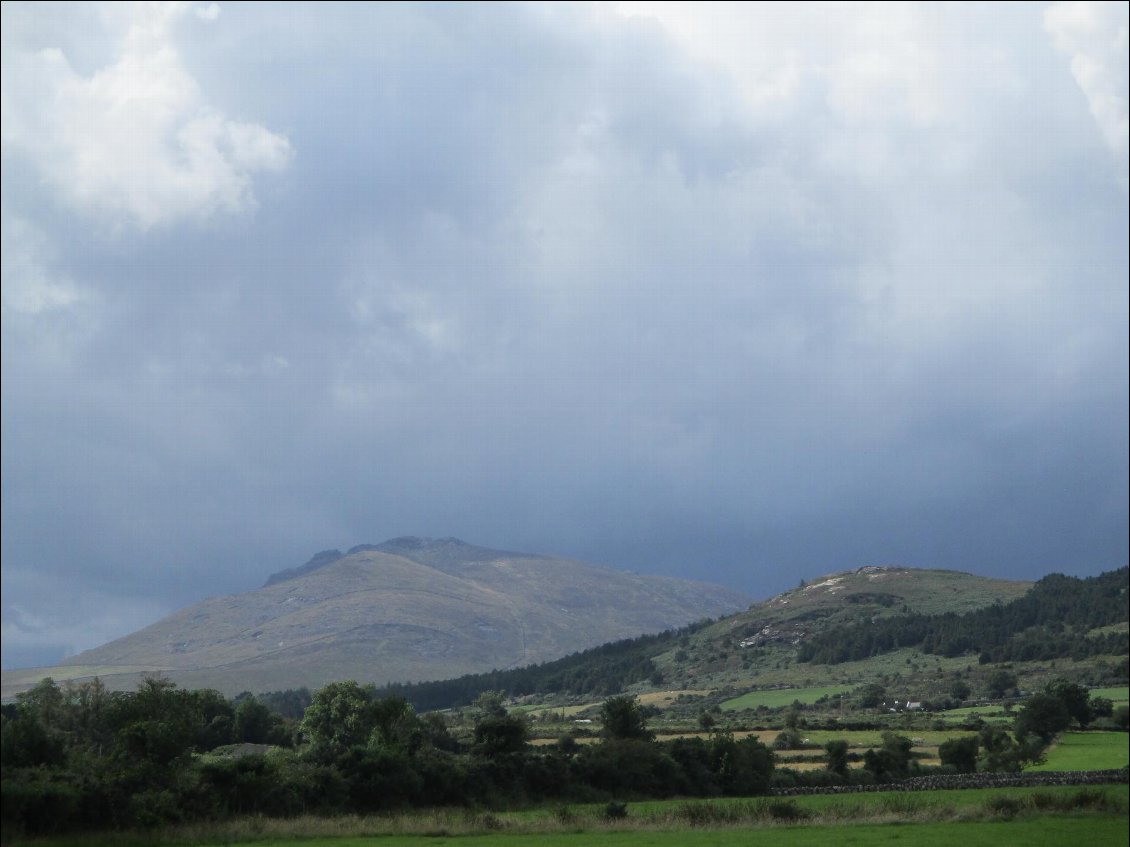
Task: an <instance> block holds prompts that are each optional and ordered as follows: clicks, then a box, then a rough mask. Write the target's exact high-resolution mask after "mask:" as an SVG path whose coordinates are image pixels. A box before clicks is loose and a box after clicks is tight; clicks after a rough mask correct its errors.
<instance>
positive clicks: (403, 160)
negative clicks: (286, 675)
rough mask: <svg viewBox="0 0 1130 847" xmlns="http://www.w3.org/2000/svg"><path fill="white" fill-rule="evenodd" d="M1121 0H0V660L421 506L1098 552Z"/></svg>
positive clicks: (1110, 478) (650, 551)
mask: <svg viewBox="0 0 1130 847" xmlns="http://www.w3.org/2000/svg"><path fill="white" fill-rule="evenodd" d="M1127 8H1128V7H1127V4H1126V3H1111V4H1090V3H1080V4H1073V3H1072V4H1068V3H1063V4H1050V5H1049V4H1039V3H1037V4H1022V3H1008V4H1000V5H966V4H945V5H909V6H900V5H895V4H890V3H883V4H874V5H862V6H857V5H850V4H849V5H834V6H823V5H818V4H814V3H804V4H799V5H796V6H792V5H788V4H783V3H772V4H765V5H743V6H740V7H732V6H726V5H713V4H702V3H696V4H694V5H693V7H691V6H684V5H682V4H671V5H658V4H648V3H624V4H608V5H603V4H602V5H576V6H574V5H558V4H554V5H550V6H521V5H510V4H505V5H437V6H432V5H392V4H357V5H343V6H333V5H329V4H318V5H292V4H278V5H275V4H249V5H241V4H220V5H217V4H191V3H184V4H170V5H159V4H158V5H149V4H145V5H137V6H134V5H120V6H109V7H103V6H99V5H80V6H65V5H62V4H38V3H8V2H5V3H4V5H3V22H2V23H3V27H2V29H3V191H2V195H3V196H2V216H3V218H2V219H3V351H2V352H3V359H2V361H3V407H2V409H3V516H2V517H3V551H2V554H3V586H2V587H3V663H4V666H5V667H15V666H22V665H29V664H43V663H50V662H55V661H57V660H59V659H61V658H63V657H64V656H65V655H68V654H70V653H73V652H75V651H78V650H82V649H85V648H88V647H92V646H95V645H97V644H100V643H103V642H104V641H107V640H109V639H111V638H114V637H117V636H119V635H122V634H125V633H127V632H131V631H133V630H135V629H137V628H139V627H141V626H143V625H146V624H148V623H151V622H153V621H154V620H156V619H158V618H160V617H161V616H163V615H164V614H167V613H169V612H171V611H173V610H175V609H177V608H179V607H181V606H184V605H187V604H189V603H191V602H195V601H197V600H200V599H203V598H204V597H206V596H209V595H215V594H227V593H234V592H239V591H244V590H248V589H251V588H255V587H258V586H259V585H261V584H262V583H263V581H264V580H265V579H266V577H267V575H268V574H270V573H271V572H273V571H276V570H280V569H283V568H287V567H294V566H296V565H299V564H301V563H302V562H304V561H305V560H306V559H308V558H309V557H310V555H312V554H313V553H314V552H316V551H318V550H321V549H325V548H329V547H339V548H342V549H344V548H347V547H350V546H352V545H354V544H359V543H365V542H372V543H377V542H380V541H382V540H384V539H386V538H389V537H393V536H398V535H409V534H411V535H427V536H441V537H442V536H456V537H460V538H463V539H465V540H467V541H471V542H474V543H478V544H481V545H486V546H495V547H502V548H506V549H518V550H529V551H538V552H550V553H558V554H562V555H570V556H575V557H578V558H583V559H586V560H589V561H593V562H596V563H599V564H606V565H611V566H614V567H620V568H624V569H629V570H638V571H640V572H646V573H654V574H670V575H677V576H683V577H692V578H699V579H706V580H711V581H714V582H719V583H723V584H726V585H729V586H732V587H735V588H738V589H742V590H744V591H746V592H747V593H749V594H750V595H752V596H754V597H759V598H761V597H767V596H769V595H771V594H774V593H776V592H778V591H781V590H783V589H785V588H790V587H793V586H795V585H796V584H797V582H798V580H799V579H800V578H810V577H812V576H816V575H820V574H822V573H827V572H830V571H834V570H840V569H846V568H855V567H859V566H862V565H870V564H904V565H911V566H918V567H941V568H953V569H958V570H967V571H972V572H975V573H980V574H985V575H992V576H999V577H1011V578H1037V577H1039V576H1042V575H1044V574H1046V573H1048V572H1051V571H1060V572H1065V573H1070V574H1079V575H1085V574H1095V573H1098V572H1100V571H1103V570H1109V569H1111V568H1115V567H1121V566H1123V565H1125V564H1126V562H1127V534H1128V526H1127V509H1128V502H1127V499H1128V498H1127V489H1128V479H1127V468H1128V457H1127V382H1128V376H1127V336H1128V332H1127V326H1128V313H1127V275H1128V268H1127V227H1128V220H1127V217H1128V215H1127V205H1128V203H1127V178H1128V173H1127V158H1128V143H1127Z"/></svg>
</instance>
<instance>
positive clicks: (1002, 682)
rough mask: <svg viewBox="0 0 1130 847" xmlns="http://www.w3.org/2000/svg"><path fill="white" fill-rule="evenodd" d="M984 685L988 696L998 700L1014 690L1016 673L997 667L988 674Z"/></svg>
mask: <svg viewBox="0 0 1130 847" xmlns="http://www.w3.org/2000/svg"><path fill="white" fill-rule="evenodd" d="M985 687H986V689H987V691H988V694H989V696H990V697H992V698H993V699H994V700H1000V699H1001V698H1002V697H1007V696H1008V695H1009V694H1011V693H1012V692H1013V691H1015V690H1016V674H1014V673H1012V672H1011V671H1007V670H1005V669H1004V668H997V670H995V671H993V672H992V673H991V674H989V679H988V680H987V681H986V683H985Z"/></svg>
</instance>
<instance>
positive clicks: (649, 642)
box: [377, 620, 712, 711]
mask: <svg viewBox="0 0 1130 847" xmlns="http://www.w3.org/2000/svg"><path fill="white" fill-rule="evenodd" d="M710 623H712V621H710V620H703V621H699V622H697V623H694V624H690V625H688V626H685V627H680V628H678V629H672V630H668V631H666V632H661V633H658V634H656V635H642V636H639V637H637V638H625V639H621V640H619V641H611V642H608V643H607V644H602V645H600V646H599V647H592V648H590V649H588V650H584V651H581V652H578V653H573V654H571V655H569V656H565V657H564V658H561V659H555V660H554V661H551V662H542V663H540V664H536V665H529V666H527V667H521V668H512V669H509V670H493V671H488V672H486V673H476V674H465V675H464V676H461V677H457V678H456V679H446V680H439V681H435V682H415V683H389V684H388V685H386V686H385V687H384V688H381V689H379V691H378V692H377V693H378V695H380V696H386V697H402V698H403V699H405V700H407V701H408V702H409V703H411V704H412V705H413V706H414V707H415V708H416V709H418V710H420V711H432V710H435V709H450V708H455V707H459V706H466V705H469V704H470V703H472V702H473V701H474V700H475V698H476V697H478V696H479V695H480V694H481V693H482V692H483V691H507V692H509V693H510V695H511V696H512V697H523V696H526V695H529V694H562V695H572V696H578V697H606V696H611V695H614V694H618V693H619V692H621V691H623V690H624V689H625V688H626V687H628V686H631V685H633V684H635V683H638V682H644V681H648V682H651V683H654V684H656V685H658V684H660V683H662V681H663V677H662V674H661V673H660V671H659V668H658V667H657V666H656V664H655V662H654V661H653V657H655V656H657V655H659V654H660V653H662V652H664V651H665V650H668V649H670V648H671V647H673V646H674V645H675V644H676V643H678V642H679V641H681V640H682V639H684V638H686V637H688V636H690V635H692V634H693V633H695V632H697V631H699V630H700V629H702V628H704V627H705V626H707V625H709V624H710Z"/></svg>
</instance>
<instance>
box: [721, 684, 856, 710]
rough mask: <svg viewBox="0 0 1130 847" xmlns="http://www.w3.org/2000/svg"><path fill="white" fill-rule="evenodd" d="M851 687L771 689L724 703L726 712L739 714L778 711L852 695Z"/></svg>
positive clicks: (723, 708)
mask: <svg viewBox="0 0 1130 847" xmlns="http://www.w3.org/2000/svg"><path fill="white" fill-rule="evenodd" d="M851 691H852V687H851V686H842V685H825V686H820V687H817V688H771V689H765V690H760V691H750V692H748V693H746V694H743V695H741V696H740V697H735V698H733V699H732V700H726V701H724V702H723V703H722V710H723V711H725V712H738V711H741V710H742V709H756V708H757V707H758V706H765V707H766V708H769V709H777V708H780V707H782V706H791V705H792V704H793V703H795V702H796V701H798V700H799V701H800V702H801V703H804V704H805V705H809V704H812V703H815V702H816V701H817V700H819V699H820V698H821V697H830V698H835V697H838V696H839V695H841V694H850V693H851Z"/></svg>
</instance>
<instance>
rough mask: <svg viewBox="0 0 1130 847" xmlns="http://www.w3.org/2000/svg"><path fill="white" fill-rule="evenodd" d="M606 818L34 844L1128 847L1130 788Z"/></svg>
mask: <svg viewBox="0 0 1130 847" xmlns="http://www.w3.org/2000/svg"><path fill="white" fill-rule="evenodd" d="M604 811H605V807H604V805H603V804H590V805H578V806H573V807H564V806H550V807H541V808H536V809H529V810H524V811H517V812H473V811H471V810H465V809H441V810H435V811H420V812H417V813H413V814H405V815H390V816H382V817H368V818H358V817H341V818H297V819H294V820H267V819H262V818H248V819H242V820H237V821H232V822H228V823H224V824H212V825H200V826H196V827H185V828H182V829H179V830H174V829H169V830H160V831H155V832H145V833H137V834H132V835H131V834H121V833H118V834H114V835H107V836H103V837H89V836H84V837H74V838H57V839H48V840H40V841H35V842H29V843H34V844H35V845H37V847H79V845H82V847H110V845H114V847H141V845H147V846H148V845H152V847H161V845H164V847H205V845H219V844H226V845H235V844H255V845H259V847H284V845H287V847H295V845H321V844H325V845H330V847H360V845H367V847H417V845H419V847H422V845H438V844H453V845H465V847H480V846H481V845H493V847H499V845H513V847H519V845H523V844H533V845H537V847H584V845H588V844H608V845H624V847H637V845H638V846H639V847H644V845H656V847H666V845H681V844H689V845H692V847H693V846H694V845H717V847H730V845H739V844H749V843H751V838H754V839H756V842H757V843H760V844H765V845H768V847H777V845H781V847H790V845H796V847H808V845H813V847H815V845H821V847H823V845H825V844H827V843H829V842H830V841H831V842H835V843H842V844H852V845H855V844H858V845H866V844H875V843H883V842H884V841H887V840H902V841H911V840H913V842H914V843H915V845H916V847H917V845H922V844H924V845H927V847H929V845H943V844H946V845H948V844H958V843H960V844H961V845H962V847H970V845H972V847H977V846H978V845H986V847H988V845H990V844H991V845H993V847H999V845H1001V844H1019V843H1024V844H1025V845H1026V847H1041V845H1047V847H1051V846H1052V845H1060V844H1069V843H1070V844H1073V845H1074V844H1075V843H1076V842H1078V843H1082V844H1086V845H1087V847H1104V845H1108V844H1111V845H1113V844H1125V843H1126V826H1127V816H1126V813H1127V797H1126V787H1125V786H1124V785H1111V786H1097V787H1091V788H1084V789H1080V788H1070V787H1066V786H1061V787H1052V788H1035V789H1019V788H1011V789H1008V788H1004V789H982V790H975V789H966V790H957V791H928V792H912V793H899V792H877V793H864V794H851V795H816V796H808V797H796V798H755V799H744V798H731V799H721V800H690V801H688V800H664V801H649V802H640V803H631V804H629V805H628V806H627V810H626V811H627V814H626V816H625V817H624V818H620V819H616V820H609V819H608V818H607V817H606V816H605V814H604ZM754 833H756V835H754ZM1072 833H1073V836H1071V835H1070V834H1072ZM896 834H897V836H898V837H897V839H896V837H895V836H896ZM1069 837H1073V839H1074V840H1073V841H1069V840H1068V838H1069ZM1118 839H1121V840H1118ZM5 843H8V840H7V838H6V839H5ZM13 843H14V842H13Z"/></svg>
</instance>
